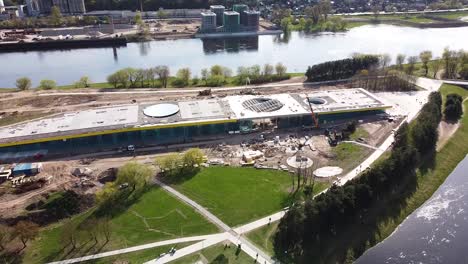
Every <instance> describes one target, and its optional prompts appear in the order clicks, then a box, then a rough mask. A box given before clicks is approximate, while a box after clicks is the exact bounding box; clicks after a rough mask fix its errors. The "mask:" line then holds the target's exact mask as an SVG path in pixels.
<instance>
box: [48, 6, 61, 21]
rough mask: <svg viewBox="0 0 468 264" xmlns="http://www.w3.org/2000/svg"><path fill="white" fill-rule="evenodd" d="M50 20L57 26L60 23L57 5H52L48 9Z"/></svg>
mask: <svg viewBox="0 0 468 264" xmlns="http://www.w3.org/2000/svg"><path fill="white" fill-rule="evenodd" d="M50 22H51V23H52V24H53V25H54V26H59V25H60V24H62V13H61V12H60V8H59V7H58V6H55V5H54V6H52V8H51V9H50Z"/></svg>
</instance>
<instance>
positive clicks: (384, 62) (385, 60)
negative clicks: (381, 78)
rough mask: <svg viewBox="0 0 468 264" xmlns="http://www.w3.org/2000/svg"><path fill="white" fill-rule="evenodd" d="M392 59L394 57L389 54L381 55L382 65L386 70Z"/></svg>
mask: <svg viewBox="0 0 468 264" xmlns="http://www.w3.org/2000/svg"><path fill="white" fill-rule="evenodd" d="M391 61H392V58H391V57H390V55H388V54H382V55H380V66H381V67H382V70H385V69H386V68H387V67H388V65H390V62H391Z"/></svg>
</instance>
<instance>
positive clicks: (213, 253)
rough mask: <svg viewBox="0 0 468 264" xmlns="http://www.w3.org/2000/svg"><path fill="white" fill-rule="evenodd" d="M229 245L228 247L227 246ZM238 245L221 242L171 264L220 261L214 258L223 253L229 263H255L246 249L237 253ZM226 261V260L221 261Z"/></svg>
mask: <svg viewBox="0 0 468 264" xmlns="http://www.w3.org/2000/svg"><path fill="white" fill-rule="evenodd" d="M225 245H227V247H226V246H225ZM236 251H237V246H236V245H233V244H232V243H230V242H225V243H219V244H216V245H214V246H211V247H208V248H205V249H203V250H201V251H199V252H196V253H193V254H190V255H188V256H185V257H182V258H180V259H178V260H175V261H172V262H170V263H171V264H192V263H197V262H198V261H201V263H218V262H214V261H213V260H214V259H215V258H216V257H217V256H219V255H221V254H223V255H224V256H225V257H226V258H227V259H228V262H226V263H229V264H234V263H239V264H245V263H254V259H252V258H251V257H250V256H249V255H247V254H246V253H245V252H244V251H242V250H240V252H238V254H236ZM220 263H224V262H220Z"/></svg>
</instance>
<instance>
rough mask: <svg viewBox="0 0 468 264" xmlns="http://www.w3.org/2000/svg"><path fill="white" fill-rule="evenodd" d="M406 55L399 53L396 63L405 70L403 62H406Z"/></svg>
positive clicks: (400, 68)
mask: <svg viewBox="0 0 468 264" xmlns="http://www.w3.org/2000/svg"><path fill="white" fill-rule="evenodd" d="M405 59H406V55H405V54H398V55H397V57H396V65H397V68H398V69H399V70H403V63H405Z"/></svg>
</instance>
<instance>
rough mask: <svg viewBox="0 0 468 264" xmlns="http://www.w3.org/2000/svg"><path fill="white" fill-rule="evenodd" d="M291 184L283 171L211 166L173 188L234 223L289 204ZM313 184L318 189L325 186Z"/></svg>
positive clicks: (221, 217) (246, 220)
mask: <svg viewBox="0 0 468 264" xmlns="http://www.w3.org/2000/svg"><path fill="white" fill-rule="evenodd" d="M291 184H292V182H291V176H290V175H289V174H288V173H286V172H282V171H275V170H256V169H254V168H233V167H211V168H206V169H203V170H201V172H199V173H198V174H196V175H195V176H194V177H192V178H190V179H188V180H186V181H184V182H182V183H180V184H177V185H175V186H174V187H175V188H176V189H178V190H179V191H181V192H182V193H184V194H186V195H187V196H189V197H190V198H192V199H194V200H195V201H196V202H198V203H199V204H201V205H203V206H204V207H205V208H207V209H208V210H210V212H212V213H213V214H215V215H216V216H218V217H219V218H220V219H221V220H223V221H224V222H225V223H226V224H228V225H230V226H236V225H240V224H246V223H248V222H250V221H252V220H254V219H257V218H261V217H264V216H266V215H268V214H271V213H274V212H276V211H279V210H280V209H282V208H284V207H286V206H288V205H289V202H290V201H291V200H292V199H293V197H292V195H291V194H290V192H289V190H290V189H291ZM316 186H317V190H316V191H318V190H322V189H323V188H325V186H326V185H324V184H317V185H316Z"/></svg>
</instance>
